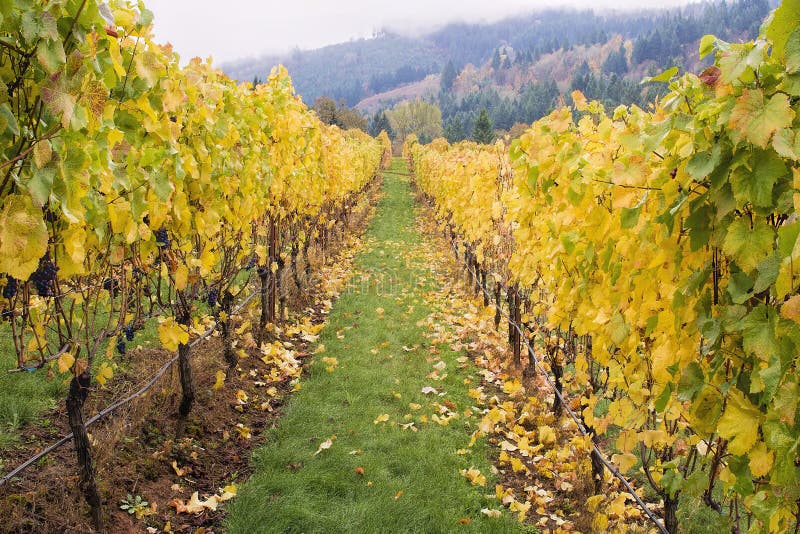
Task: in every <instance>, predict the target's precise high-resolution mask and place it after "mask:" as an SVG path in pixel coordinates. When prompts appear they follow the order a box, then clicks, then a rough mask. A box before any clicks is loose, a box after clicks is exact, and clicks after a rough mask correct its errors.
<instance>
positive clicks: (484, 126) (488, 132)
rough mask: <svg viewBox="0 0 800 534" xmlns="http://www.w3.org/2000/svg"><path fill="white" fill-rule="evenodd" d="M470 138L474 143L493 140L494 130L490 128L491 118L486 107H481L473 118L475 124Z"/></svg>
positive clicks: (485, 142)
mask: <svg viewBox="0 0 800 534" xmlns="http://www.w3.org/2000/svg"><path fill="white" fill-rule="evenodd" d="M472 139H473V140H474V141H475V142H476V143H483V144H485V145H488V144H490V143H491V142H492V141H494V131H493V130H492V119H491V118H490V117H489V112H488V111H486V108H482V109H481V112H480V113H479V114H478V118H477V119H475V126H474V127H473V129H472Z"/></svg>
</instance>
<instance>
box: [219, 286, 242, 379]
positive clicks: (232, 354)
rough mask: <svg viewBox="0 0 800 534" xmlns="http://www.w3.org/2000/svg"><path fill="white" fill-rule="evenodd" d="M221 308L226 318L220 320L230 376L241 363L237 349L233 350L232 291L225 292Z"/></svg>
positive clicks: (223, 350)
mask: <svg viewBox="0 0 800 534" xmlns="http://www.w3.org/2000/svg"><path fill="white" fill-rule="evenodd" d="M220 308H221V309H222V312H223V313H224V314H225V320H220V322H219V328H220V332H221V333H222V356H223V357H224V358H225V362H226V363H227V364H228V370H227V372H226V374H227V375H228V376H230V374H231V371H233V370H234V369H235V368H236V364H237V363H239V357H238V356H237V355H236V351H235V350H233V336H231V322H230V321H231V310H232V309H233V295H232V294H231V292H230V291H225V294H224V295H222V298H221V299H220Z"/></svg>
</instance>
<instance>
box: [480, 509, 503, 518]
mask: <svg viewBox="0 0 800 534" xmlns="http://www.w3.org/2000/svg"><path fill="white" fill-rule="evenodd" d="M481 513H482V514H484V515H487V516H489V517H500V515H501V514H502V512H501V511H500V510H495V509H493V508H481Z"/></svg>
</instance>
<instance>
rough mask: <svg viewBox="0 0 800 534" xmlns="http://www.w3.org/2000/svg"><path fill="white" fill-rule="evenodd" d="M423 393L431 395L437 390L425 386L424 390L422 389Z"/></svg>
mask: <svg viewBox="0 0 800 534" xmlns="http://www.w3.org/2000/svg"><path fill="white" fill-rule="evenodd" d="M421 392H422V394H423V395H430V394H432V393H436V388H432V387H430V386H425V387H424V388H422V390H421Z"/></svg>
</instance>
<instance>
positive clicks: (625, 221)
mask: <svg viewBox="0 0 800 534" xmlns="http://www.w3.org/2000/svg"><path fill="white" fill-rule="evenodd" d="M641 210H642V207H641V206H637V207H635V208H622V210H621V212H620V214H619V219H620V226H621V227H622V228H623V229H628V228H633V227H634V226H636V223H637V222H639V212H640V211H641Z"/></svg>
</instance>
